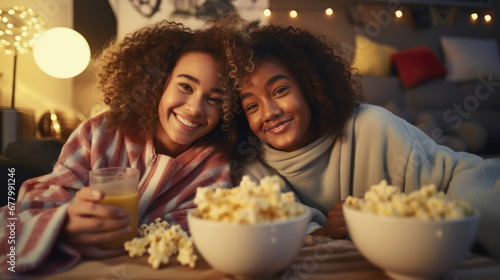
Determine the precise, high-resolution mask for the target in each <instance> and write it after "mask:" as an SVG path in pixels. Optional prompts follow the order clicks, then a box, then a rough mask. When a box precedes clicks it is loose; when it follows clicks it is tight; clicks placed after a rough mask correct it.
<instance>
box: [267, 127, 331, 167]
mask: <svg viewBox="0 0 500 280" xmlns="http://www.w3.org/2000/svg"><path fill="white" fill-rule="evenodd" d="M259 142H260V145H261V147H262V151H261V153H260V158H261V159H262V160H263V161H264V162H266V163H267V164H268V165H269V166H271V167H273V168H275V169H276V170H277V171H278V172H279V173H280V174H282V175H285V173H288V174H291V173H296V172H298V171H300V170H301V169H302V168H304V167H305V166H307V165H308V164H311V163H312V162H314V161H315V160H317V159H318V158H319V157H320V156H322V155H323V154H324V153H325V151H327V150H328V149H329V148H330V147H331V146H332V145H333V143H334V142H335V137H334V136H332V135H331V134H325V135H322V136H320V137H319V138H318V139H316V140H314V141H313V142H311V143H309V144H308V145H306V146H305V147H303V148H301V149H298V150H296V151H293V152H285V151H280V150H276V149H274V148H273V147H271V146H269V145H268V144H266V143H264V142H263V141H261V140H260V141H259Z"/></svg>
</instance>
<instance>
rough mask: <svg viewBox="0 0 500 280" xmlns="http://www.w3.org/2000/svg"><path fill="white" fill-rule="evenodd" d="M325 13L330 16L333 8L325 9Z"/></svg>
mask: <svg viewBox="0 0 500 280" xmlns="http://www.w3.org/2000/svg"><path fill="white" fill-rule="evenodd" d="M325 14H327V15H329V16H331V15H333V10H332V9H331V8H328V9H326V11H325Z"/></svg>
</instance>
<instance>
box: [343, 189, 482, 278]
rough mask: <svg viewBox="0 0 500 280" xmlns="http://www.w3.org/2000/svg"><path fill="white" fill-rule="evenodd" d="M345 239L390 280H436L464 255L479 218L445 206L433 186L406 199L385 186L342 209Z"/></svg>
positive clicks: (463, 207)
mask: <svg viewBox="0 0 500 280" xmlns="http://www.w3.org/2000/svg"><path fill="white" fill-rule="evenodd" d="M343 211H344V216H345V219H346V223H347V227H348V229H349V234H350V237H351V239H352V240H353V242H354V244H355V245H356V247H357V248H358V249H359V251H360V252H361V254H363V256H365V257H366V258H367V259H368V260H369V261H370V262H372V263H373V264H375V265H376V266H378V267H380V268H382V269H383V270H384V271H385V272H386V274H388V275H389V276H390V277H391V278H394V279H406V280H408V279H436V278H437V277H439V276H442V275H444V274H445V273H446V272H447V271H449V270H451V269H453V268H454V267H455V266H457V265H458V264H459V263H460V262H461V261H462V260H463V259H465V257H466V256H467V254H468V253H469V250H470V248H471V246H472V244H473V242H474V239H475V237H476V233H477V229H478V226H479V219H480V215H479V213H478V212H475V211H472V209H471V208H470V207H469V206H468V205H467V204H466V203H465V202H462V201H450V200H448V199H447V198H446V197H445V195H444V193H442V192H437V191H436V188H435V186H434V185H430V186H425V187H422V188H421V189H420V190H419V191H415V192H412V193H410V194H402V193H399V190H398V189H397V188H395V187H392V186H388V185H387V183H386V182H385V181H382V182H381V184H380V185H376V186H372V188H371V189H370V190H369V191H368V192H367V193H366V194H365V196H364V198H363V199H357V198H353V197H349V198H348V199H347V200H346V203H344V206H343Z"/></svg>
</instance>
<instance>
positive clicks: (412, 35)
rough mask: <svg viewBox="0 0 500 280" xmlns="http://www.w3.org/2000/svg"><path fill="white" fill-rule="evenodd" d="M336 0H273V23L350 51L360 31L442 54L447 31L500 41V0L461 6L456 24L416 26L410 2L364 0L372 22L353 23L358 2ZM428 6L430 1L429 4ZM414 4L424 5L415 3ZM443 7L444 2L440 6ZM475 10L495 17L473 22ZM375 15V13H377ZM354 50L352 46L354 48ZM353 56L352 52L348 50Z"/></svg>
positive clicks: (399, 45) (393, 43)
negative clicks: (319, 36) (336, 0)
mask: <svg viewBox="0 0 500 280" xmlns="http://www.w3.org/2000/svg"><path fill="white" fill-rule="evenodd" d="M332 3H334V1H325V0H311V1H300V0H286V1H285V0H270V9H271V11H272V14H271V16H270V18H269V22H270V23H271V24H279V25H293V26H295V27H305V28H307V29H309V30H312V31H315V32H317V33H320V34H323V35H324V36H326V37H327V38H328V39H329V40H335V41H336V42H338V43H341V44H343V45H344V46H345V47H346V48H344V49H345V50H347V51H349V49H350V48H349V47H352V48H353V47H354V36H355V35H356V34H357V33H361V34H364V35H366V36H368V37H370V38H371V39H372V40H375V41H378V42H381V43H386V44H389V45H391V46H394V47H396V48H398V49H405V48H409V47H412V46H416V45H420V44H423V45H427V46H429V47H430V48H431V49H433V50H434V51H435V52H436V54H437V55H438V56H439V57H442V51H441V46H440V41H439V38H440V36H443V35H449V36H463V37H477V38H495V39H497V41H500V32H499V31H500V27H499V23H500V18H498V15H499V13H496V15H495V13H494V11H495V10H496V11H500V10H499V9H500V1H498V0H494V1H492V3H493V7H491V8H472V7H459V8H458V12H457V14H456V21H455V24H454V26H439V27H430V28H426V29H419V30H416V29H415V27H414V21H413V18H412V17H411V16H410V12H409V10H408V8H409V7H410V6H409V5H406V4H402V3H400V2H399V1H386V3H384V2H383V1H380V2H379V3H377V4H367V3H361V4H359V5H361V7H362V10H363V11H364V12H365V15H368V16H369V17H370V19H369V20H368V22H369V23H364V24H357V25H355V24H353V23H352V19H351V17H350V13H349V9H351V8H352V7H355V6H356V4H355V3H347V4H345V3H346V1H344V2H343V3H344V4H336V5H332ZM426 6H427V7H428V5H426ZM412 7H422V6H417V5H413V6H412ZM440 7H441V6H440ZM326 8H333V11H334V12H333V15H331V16H327V15H326V14H325V10H326ZM394 8H397V9H402V11H403V13H404V14H403V17H402V18H399V19H398V18H395V17H394V16H392V17H387V14H388V11H389V10H394ZM291 9H295V10H296V11H297V13H298V16H297V17H296V18H291V17H290V16H289V12H290V10H291ZM472 11H479V12H485V11H493V20H492V21H491V22H490V23H487V24H486V23H485V22H484V21H483V20H482V18H480V19H479V20H478V22H476V23H471V21H470V14H471V12H472ZM373 15H375V16H373ZM351 50H352V49H351ZM348 56H349V57H350V56H351V55H350V54H348Z"/></svg>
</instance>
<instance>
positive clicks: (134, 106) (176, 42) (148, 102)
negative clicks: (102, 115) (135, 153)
mask: <svg viewBox="0 0 500 280" xmlns="http://www.w3.org/2000/svg"><path fill="white" fill-rule="evenodd" d="M235 17H236V16H234V15H226V16H224V17H221V18H218V19H215V20H212V21H210V22H207V25H206V26H205V28H204V29H199V30H195V31H193V30H191V29H189V28H186V27H184V26H183V25H182V24H180V23H176V22H171V21H161V22H158V23H156V24H154V25H151V26H147V27H144V28H142V29H139V30H138V31H136V32H134V33H132V34H129V35H127V36H126V37H125V38H123V39H122V40H119V41H118V40H114V41H112V42H111V43H110V44H109V45H108V46H107V47H106V48H105V49H104V50H103V52H102V54H101V55H100V57H99V59H98V61H97V63H96V66H95V69H97V71H98V72H97V80H98V81H97V85H98V88H99V89H100V91H101V92H102V93H103V95H104V103H105V104H107V105H108V106H109V108H110V112H109V117H110V123H111V125H112V126H114V127H117V128H118V129H120V130H121V131H123V132H124V133H125V134H127V135H141V136H145V137H149V136H154V134H155V132H156V127H157V123H158V105H159V102H160V99H161V97H162V94H163V90H164V86H165V83H166V81H167V78H168V76H169V74H170V73H171V72H172V70H173V68H174V67H175V65H176V63H177V61H178V59H179V58H180V57H181V56H182V55H183V54H186V53H188V52H193V51H197V52H203V53H206V54H209V55H211V56H212V57H213V58H214V59H215V60H216V61H217V63H218V72H219V73H218V74H219V77H220V78H221V86H220V88H221V89H222V90H223V92H224V95H223V101H222V104H221V112H222V118H221V120H220V122H219V124H218V125H217V126H216V127H215V128H214V129H213V130H212V131H211V132H210V133H209V134H207V135H206V137H204V140H206V141H207V142H209V143H212V144H219V145H220V146H224V145H225V144H228V143H233V142H235V141H236V137H237V135H236V133H237V132H236V127H235V119H234V112H235V110H236V108H237V106H238V100H237V97H236V96H235V95H234V94H229V93H231V92H234V90H235V89H236V88H239V87H240V84H241V82H240V80H239V79H238V77H241V76H242V73H243V72H245V70H244V69H242V68H238V67H237V65H251V64H250V63H249V62H248V61H249V59H250V58H249V56H250V55H251V52H250V51H249V49H248V47H247V44H246V43H244V42H245V41H244V38H243V37H244V36H245V34H243V33H241V32H240V30H239V29H237V28H236V27H235V25H234V24H232V22H233V21H234V18H235ZM235 49H238V50H240V52H241V51H242V50H245V49H248V50H247V51H246V53H248V55H247V56H246V57H245V56H244V55H239V54H235V53H234V52H233V50H235ZM242 67H243V68H245V66H242ZM247 68H248V67H247Z"/></svg>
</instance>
